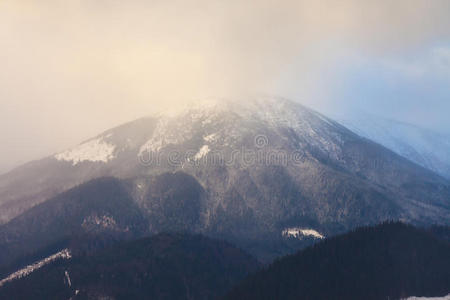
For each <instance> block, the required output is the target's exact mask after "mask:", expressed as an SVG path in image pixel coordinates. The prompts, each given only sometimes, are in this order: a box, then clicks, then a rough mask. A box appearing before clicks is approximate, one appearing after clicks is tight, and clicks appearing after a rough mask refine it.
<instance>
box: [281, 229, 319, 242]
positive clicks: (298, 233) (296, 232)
mask: <svg viewBox="0 0 450 300" xmlns="http://www.w3.org/2000/svg"><path fill="white" fill-rule="evenodd" d="M281 235H282V236H284V237H293V238H297V239H302V238H303V237H313V238H315V239H324V238H325V236H323V235H322V234H320V233H319V232H317V231H316V230H314V229H309V228H298V227H293V228H286V229H285V230H283V232H282V233H281Z"/></svg>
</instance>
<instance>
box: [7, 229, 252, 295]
mask: <svg viewBox="0 0 450 300" xmlns="http://www.w3.org/2000/svg"><path fill="white" fill-rule="evenodd" d="M258 266H259V264H258V263H257V261H256V260H255V259H253V258H252V257H251V256H249V255H248V254H246V253H245V252H243V251H241V250H239V249H237V248H235V247H233V246H231V245H229V244H227V243H225V242H222V241H216V240H211V239H208V238H205V237H202V236H191V235H184V234H160V235H157V236H154V237H152V238H146V239H141V240H137V241H131V242H126V243H121V244H118V245H116V246H113V247H112V248H108V249H105V250H102V251H100V252H98V253H96V254H94V255H89V256H78V257H73V258H71V259H70V260H60V261H57V262H54V263H52V264H50V265H47V266H45V267H43V268H42V269H40V270H37V271H35V272H34V273H32V274H30V275H28V276H27V277H25V278H22V279H18V280H15V281H13V282H10V283H8V284H6V285H5V286H3V287H0V298H2V299H69V298H71V299H216V298H217V297H219V296H222V295H223V294H224V293H225V292H226V291H227V290H228V289H230V288H231V287H232V286H233V285H234V284H236V283H237V282H238V281H240V280H241V279H243V278H244V277H245V276H246V274H248V273H250V272H253V271H255V270H256V269H257V268H258Z"/></svg>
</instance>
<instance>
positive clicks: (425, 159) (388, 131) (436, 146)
mask: <svg viewBox="0 0 450 300" xmlns="http://www.w3.org/2000/svg"><path fill="white" fill-rule="evenodd" d="M335 119H337V120H338V121H339V122H340V123H341V124H343V125H344V126H346V127H347V128H349V129H350V130H352V131H353V132H355V133H357V134H358V135H360V136H363V137H365V138H368V139H371V140H373V141H375V142H377V143H379V144H381V145H383V146H385V147H386V148H389V149H390V150H392V151H394V152H396V153H397V154H399V155H401V156H403V157H406V158H407V159H409V160H411V161H413V162H415V163H417V164H419V165H421V166H423V167H425V168H428V169H430V170H432V171H435V172H437V173H439V174H441V175H444V176H446V177H449V178H450V137H449V136H444V135H442V134H439V133H436V132H433V131H431V130H428V129H423V128H420V127H417V126H414V125H411V124H406V123H402V122H398V121H395V120H389V119H385V118H383V117H378V116H374V115H371V114H367V113H364V112H359V113H358V114H353V115H350V116H335Z"/></svg>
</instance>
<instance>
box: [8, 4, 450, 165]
mask: <svg viewBox="0 0 450 300" xmlns="http://www.w3.org/2000/svg"><path fill="white" fill-rule="evenodd" d="M247 93H249V94H252V93H264V94H275V95H280V96H284V97H288V98H291V99H293V100H297V101H300V102H302V103H304V104H306V105H308V106H310V107H313V108H315V109H318V110H320V111H322V112H325V113H330V114H333V113H349V112H354V111H358V110H365V111H367V112H371V113H375V114H379V115H382V116H386V117H388V118H394V119H398V120H402V121H407V122H410V123H414V124H417V125H420V126H424V127H429V128H432V129H435V130H438V131H441V132H447V133H450V118H449V112H450V1H448V0H444V1H439V0H431V1H430V0H426V1H414V0H407V1H401V0H396V1H382V0H376V1H375V0H367V1H360V0H355V1H323V0H321V1H265V0H259V1H242V0H239V1H233V0H227V1H222V0H208V1H186V0H184V1H169V0H164V1H159V0H156V1H151V0H148V1H143V0H142V1H141V0H128V1H121V0H120V1H119V0H96V1H91V0H78V1H76V0H73V1H56V0H55V1H47V0H40V1H35V0H1V1H0V136H1V141H2V145H1V147H0V172H2V170H3V171H4V170H6V169H8V168H10V167H12V166H14V165H17V164H18V163H20V162H25V161H28V160H30V159H36V158H39V157H42V156H46V155H48V154H51V153H54V152H56V151H59V150H62V149H65V148H66V147H69V146H72V145H75V144H78V143H79V142H80V141H82V140H84V139H86V138H89V137H91V136H93V135H95V134H97V133H99V132H101V131H102V130H105V129H108V128H110V127H112V126H115V125H117V124H120V123H123V122H126V121H129V120H132V119H134V118H137V117H140V116H143V115H146V114H148V113H149V112H151V111H152V110H155V108H161V107H172V106H178V105H181V104H182V103H183V102H184V101H187V100H190V99H195V98H201V97H206V96H232V95H237V94H239V95H242V94H247Z"/></svg>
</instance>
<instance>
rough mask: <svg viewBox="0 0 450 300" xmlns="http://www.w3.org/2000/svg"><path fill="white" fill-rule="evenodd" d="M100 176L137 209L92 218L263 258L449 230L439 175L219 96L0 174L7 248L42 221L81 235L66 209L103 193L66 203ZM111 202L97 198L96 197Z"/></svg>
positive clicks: (280, 108) (346, 135) (276, 107)
mask: <svg viewBox="0 0 450 300" xmlns="http://www.w3.org/2000/svg"><path fill="white" fill-rule="evenodd" d="M99 177H114V178H116V179H115V181H116V183H115V184H114V185H117V186H118V187H117V188H116V189H118V192H117V194H114V195H121V196H120V199H121V200H120V199H117V201H119V200H120V201H126V203H130V204H129V207H130V208H133V207H137V208H136V210H135V209H134V208H133V210H132V211H127V210H126V209H125V210H124V212H122V211H115V212H113V211H112V210H108V211H107V212H108V214H104V213H103V211H102V210H100V208H99V211H100V212H99V213H97V212H95V213H92V214H93V215H94V216H93V217H92V219H93V220H97V218H100V219H101V218H105V222H106V223H107V224H108V222H109V221H107V220H109V217H110V216H112V217H113V218H114V220H116V218H119V217H120V214H122V213H124V214H125V215H128V214H129V216H130V218H128V219H126V220H127V221H126V222H127V223H126V224H127V225H126V226H131V227H133V228H134V227H138V224H142V227H145V228H146V230H144V231H146V232H147V233H151V234H154V233H158V232H164V231H180V230H181V231H183V230H186V231H190V232H197V233H202V234H205V235H208V236H212V237H220V238H224V239H227V240H229V241H231V242H233V243H235V244H237V245H238V246H239V247H242V248H244V249H246V250H247V251H250V252H251V253H252V254H254V255H256V256H257V257H258V258H259V259H261V260H264V261H270V260H271V259H273V258H274V257H276V256H279V255H282V254H285V253H288V252H291V251H294V250H296V249H298V248H299V246H300V245H307V244H310V243H312V242H314V241H317V240H320V239H321V238H323V237H327V236H331V235H335V234H337V233H341V232H344V231H346V230H349V229H352V228H355V227H357V226H361V225H365V224H375V223H379V222H381V221H384V220H386V219H400V220H404V221H408V222H412V223H415V224H420V225H427V224H435V223H436V224H442V225H445V224H447V225H448V224H449V223H450V220H449V218H448V215H449V214H450V182H449V181H448V180H446V179H444V178H442V177H440V176H438V175H436V174H435V173H433V172H431V171H429V170H427V169H425V168H423V167H420V166H418V165H416V164H414V163H412V162H410V161H409V160H407V159H405V158H403V157H401V156H399V155H397V154H395V153H393V152H392V151H390V150H388V149H386V148H384V147H383V146H381V145H379V144H377V143H375V142H372V141H370V140H367V139H365V138H361V137H360V136H359V135H357V134H355V133H353V132H352V131H350V130H348V129H347V128H345V127H343V126H342V125H340V124H338V123H336V122H335V121H333V120H331V119H329V118H326V117H324V116H323V115H321V114H319V113H317V112H315V111H313V110H310V109H308V108H306V107H304V106H302V105H300V104H297V103H294V102H291V101H289V100H285V99H280V98H258V99H238V100H230V101H222V100H220V99H213V100H208V101H206V102H204V103H200V104H196V105H192V106H190V107H188V108H186V109H182V110H180V111H178V112H176V113H173V114H171V115H168V114H161V115H154V116H150V117H147V118H143V119H140V120H137V121H134V122H131V123H128V124H125V125H122V126H119V127H117V128H114V129H111V130H108V131H106V132H105V133H102V134H100V135H99V136H97V137H95V138H93V139H90V140H88V141H86V142H84V143H82V144H80V145H79V146H77V147H74V148H72V149H69V150H67V151H64V152H62V153H58V154H56V155H53V156H51V157H48V158H45V159H43V160H40V161H35V162H31V163H29V164H27V165H24V166H22V167H20V168H18V169H15V170H13V171H12V172H10V173H8V174H5V175H3V176H0V214H1V217H2V219H3V222H4V225H3V226H2V227H0V232H3V233H2V234H3V236H4V238H1V239H0V243H2V240H3V241H5V243H9V241H10V240H11V239H10V238H9V236H10V235H11V234H12V236H18V237H21V236H26V233H24V232H25V230H27V229H26V228H27V227H29V226H32V227H36V225H37V224H41V223H40V222H41V221H42V222H44V224H47V223H46V222H48V224H52V225H48V226H42V230H41V231H40V232H41V233H40V234H42V235H48V233H47V232H50V231H47V229H49V230H50V229H52V228H53V224H58V223H52V222H56V221H52V220H64V219H65V218H66V217H67V218H69V219H70V220H73V223H71V224H72V225H70V226H69V227H68V228H77V229H76V230H75V231H76V232H78V229H79V228H82V224H83V222H84V219H85V218H89V214H88V215H87V214H85V213H84V212H85V211H84V210H83V213H81V212H80V213H78V212H77V211H75V212H74V215H72V212H71V209H70V207H71V206H70V205H75V204H69V203H71V201H72V202H76V203H78V202H80V203H81V201H84V200H82V199H93V198H92V197H91V196H90V195H88V194H90V193H91V192H92V193H96V190H97V189H98V190H99V191H102V190H104V188H102V187H101V186H99V187H96V186H97V185H98V184H99V182H94V183H92V186H93V187H92V188H89V189H88V190H90V191H88V192H86V194H83V195H84V196H83V197H79V198H71V197H69V198H68V199H72V200H61V199H62V198H65V197H67V196H68V194H65V191H67V190H68V189H70V188H74V189H85V188H86V186H84V185H80V184H83V183H85V182H89V181H90V180H92V179H95V178H99ZM110 180H113V179H110ZM119 186H120V188H119ZM79 192H81V191H73V190H72V191H70V193H79ZM60 193H63V194H62V195H64V196H58V195H59V194H60ZM68 193H69V192H68ZM83 193H84V192H83ZM114 195H112V196H114ZM55 197H56V198H55ZM109 197H110V196H108V194H107V193H106V194H105V193H103V192H101V193H100V192H99V194H98V196H97V197H96V198H95V200H92V201H94V203H95V201H100V202H101V201H103V202H102V203H107V200H108V198H109ZM102 198H104V199H102ZM48 199H52V200H48ZM55 199H59V200H55ZM124 199H125V200H124ZM59 201H61V203H63V204H57V203H60V202H59ZM47 203H49V204H47ZM83 203H90V202H89V201H87V200H86V201H85V202H83ZM45 205H48V207H46V206H45ZM121 205H122V204H121ZM53 206H54V207H60V208H50V207H53ZM43 207H44V208H43ZM65 207H67V208H65ZM46 211H52V212H55V214H54V215H46ZM95 211H97V210H95ZM135 211H136V213H134V212H135ZM27 214H28V215H27ZM66 214H67V216H66ZM140 215H141V217H139V218H142V221H139V222H137V220H138V216H140ZM32 216H34V217H32ZM131 216H132V217H131ZM33 218H36V219H33ZM27 220H38V221H36V222H35V223H29V221H27ZM47 220H48V221H47ZM139 220H140V219H139ZM135 221H136V222H135ZM71 222H72V221H71ZM95 222H97V221H95ZM101 222H103V221H101ZM116 222H118V221H117V220H116ZM128 222H130V223H128ZM21 224H22V225H21ZM23 224H28V225H26V226H25V225H23ZM124 224H125V223H124ZM123 226H125V225H123ZM39 227H41V226H40V225H39ZM131 227H130V228H131ZM63 228H64V227H63ZM120 228H122V227H120ZM11 232H12V233H11ZM32 232H34V231H32ZM67 232H68V231H64V235H65V234H66V233H67ZM36 235H37V233H36ZM60 236H61V237H62V236H63V234H61V235H60ZM0 237H1V236H0ZM42 239H43V238H42ZM43 240H44V241H45V239H43ZM13 241H14V239H13ZM23 242H24V243H25V240H24V241H23ZM52 242H56V241H53V240H52ZM13 244H14V242H13ZM13 244H12V245H13ZM15 244H17V245H19V244H20V243H19V242H15ZM25 245H26V243H25ZM36 245H38V242H36ZM39 245H40V246H42V247H44V242H42V243H41V244H39ZM8 247H13V246H11V245H9V246H8ZM37 248H38V247H36V249H37ZM11 249H14V248H11ZM11 251H12V252H11V253H13V252H14V250H11Z"/></svg>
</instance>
